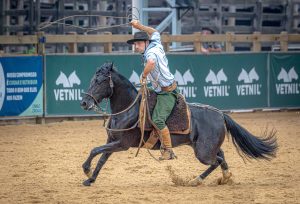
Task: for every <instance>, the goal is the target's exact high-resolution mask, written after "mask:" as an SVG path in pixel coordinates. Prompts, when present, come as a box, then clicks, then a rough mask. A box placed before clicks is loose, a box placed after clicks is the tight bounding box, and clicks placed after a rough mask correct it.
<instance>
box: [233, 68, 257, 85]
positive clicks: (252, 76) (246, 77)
mask: <svg viewBox="0 0 300 204" xmlns="http://www.w3.org/2000/svg"><path fill="white" fill-rule="evenodd" d="M253 80H256V81H258V80H259V76H258V74H257V73H256V71H255V67H253V68H252V69H251V71H250V72H249V74H248V73H247V72H246V71H245V70H244V69H242V72H241V73H240V75H239V77H238V81H244V83H246V84H248V83H252V82H253Z"/></svg>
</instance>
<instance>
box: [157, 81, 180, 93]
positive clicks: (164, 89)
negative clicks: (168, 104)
mask: <svg viewBox="0 0 300 204" xmlns="http://www.w3.org/2000/svg"><path fill="white" fill-rule="evenodd" d="M176 87H177V83H176V81H175V80H174V82H173V83H172V84H171V85H170V86H166V87H161V90H163V91H165V92H171V91H174V90H175V89H176Z"/></svg>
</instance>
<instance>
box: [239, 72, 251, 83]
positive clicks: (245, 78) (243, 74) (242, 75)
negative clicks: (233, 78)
mask: <svg viewBox="0 0 300 204" xmlns="http://www.w3.org/2000/svg"><path fill="white" fill-rule="evenodd" d="M238 81H244V82H245V83H250V80H249V77H248V74H247V72H246V70H244V69H242V72H241V73H240V75H239V77H238Z"/></svg>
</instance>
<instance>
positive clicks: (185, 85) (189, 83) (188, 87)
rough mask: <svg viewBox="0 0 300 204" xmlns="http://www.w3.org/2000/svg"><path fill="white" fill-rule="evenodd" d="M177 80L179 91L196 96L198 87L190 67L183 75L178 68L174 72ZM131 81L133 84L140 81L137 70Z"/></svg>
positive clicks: (130, 78)
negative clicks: (195, 84) (194, 84)
mask: <svg viewBox="0 0 300 204" xmlns="http://www.w3.org/2000/svg"><path fill="white" fill-rule="evenodd" d="M174 77H175V80H176V81H177V85H178V87H177V88H178V90H179V92H180V93H181V94H182V95H184V96H185V97H187V98H195V97H196V93H195V92H196V90H197V87H195V86H193V83H194V77H193V75H192V74H191V71H190V70H189V69H188V70H187V71H185V72H184V74H183V75H182V74H181V73H180V72H179V71H178V70H176V71H175V74H174ZM129 81H130V82H131V83H133V84H139V83H140V76H139V75H138V73H137V72H136V71H134V70H133V71H132V74H131V75H130V77H129Z"/></svg>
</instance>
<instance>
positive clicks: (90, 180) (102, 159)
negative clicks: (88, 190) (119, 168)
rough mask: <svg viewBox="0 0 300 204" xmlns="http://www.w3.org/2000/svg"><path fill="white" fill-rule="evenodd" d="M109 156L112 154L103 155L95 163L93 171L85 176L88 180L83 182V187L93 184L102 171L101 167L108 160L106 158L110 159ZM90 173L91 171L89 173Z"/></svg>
mask: <svg viewBox="0 0 300 204" xmlns="http://www.w3.org/2000/svg"><path fill="white" fill-rule="evenodd" d="M110 155H112V153H103V154H102V155H101V157H100V159H99V161H98V163H97V166H96V168H95V170H94V172H93V173H90V174H89V175H87V176H88V177H89V178H88V179H87V180H86V181H84V182H83V185H85V186H90V185H91V183H93V182H95V180H96V178H97V176H98V174H99V172H100V170H101V169H102V167H103V165H104V164H105V162H106V161H107V160H108V158H109V157H110ZM90 172H91V171H90Z"/></svg>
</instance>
